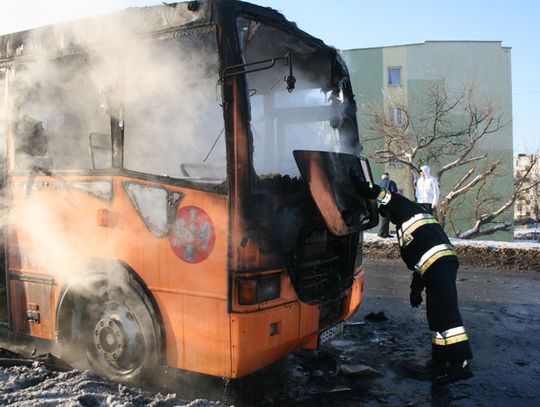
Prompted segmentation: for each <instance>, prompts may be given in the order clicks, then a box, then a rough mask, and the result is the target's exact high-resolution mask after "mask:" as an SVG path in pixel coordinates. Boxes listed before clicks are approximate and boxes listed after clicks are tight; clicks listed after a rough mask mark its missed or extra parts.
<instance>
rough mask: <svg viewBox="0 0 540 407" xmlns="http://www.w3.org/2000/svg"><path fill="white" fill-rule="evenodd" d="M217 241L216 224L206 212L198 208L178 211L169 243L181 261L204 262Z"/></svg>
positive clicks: (191, 207)
mask: <svg viewBox="0 0 540 407" xmlns="http://www.w3.org/2000/svg"><path fill="white" fill-rule="evenodd" d="M215 240H216V235H215V232H214V224H213V223H212V220H211V219H210V217H209V216H208V214H207V213H206V212H205V211H204V210H202V209H201V208H198V207H196V206H184V207H182V208H179V209H178V213H177V215H176V220H175V221H174V223H173V225H172V228H171V231H170V233H169V243H170V245H171V248H172V249H173V251H174V253H175V254H176V255H177V256H178V257H179V258H180V259H182V260H184V261H186V262H188V263H199V262H201V261H203V260H204V259H206V258H207V257H208V256H209V255H210V252H211V251H212V249H213V248H214V242H215Z"/></svg>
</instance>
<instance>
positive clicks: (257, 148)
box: [238, 18, 346, 176]
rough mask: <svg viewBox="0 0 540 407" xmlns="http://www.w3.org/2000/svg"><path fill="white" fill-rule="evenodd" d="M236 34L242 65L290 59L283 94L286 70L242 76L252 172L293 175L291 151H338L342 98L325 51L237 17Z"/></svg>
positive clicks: (281, 64)
mask: <svg viewBox="0 0 540 407" xmlns="http://www.w3.org/2000/svg"><path fill="white" fill-rule="evenodd" d="M238 30H239V33H240V38H241V42H242V45H243V52H244V54H243V55H244V59H245V62H246V63H254V62H257V61H264V60H268V59H273V58H279V57H283V56H284V55H287V54H288V53H289V54H290V55H292V61H293V62H292V64H293V71H294V76H295V78H296V86H295V89H294V90H293V91H292V92H289V91H288V90H287V88H286V86H285V83H284V80H283V79H284V77H285V76H286V75H288V73H289V66H288V65H287V64H286V63H284V62H282V61H277V62H276V64H275V66H273V67H272V68H270V69H264V70H260V71H258V72H252V73H249V74H248V78H247V80H248V87H249V98H250V105H251V133H252V137H253V165H254V168H255V171H256V173H257V174H258V175H259V176H261V175H264V174H281V175H290V176H299V171H298V168H297V166H296V162H295V160H294V157H293V153H292V152H293V150H295V149H299V150H319V151H334V152H342V151H343V145H341V143H340V127H341V124H342V119H343V114H344V113H343V110H344V109H343V107H344V106H345V105H346V100H345V98H344V96H343V92H342V91H341V89H340V78H336V77H334V74H335V72H333V63H334V61H333V58H332V55H331V54H330V53H326V52H323V51H322V50H321V49H319V48H316V47H315V46H311V45H309V44H308V43H306V42H303V41H302V40H301V39H300V38H298V37H295V36H292V35H290V34H288V33H286V32H284V31H282V30H280V29H278V28H275V27H273V26H270V25H265V24H261V23H257V22H255V21H253V20H249V19H245V18H241V19H239V20H238Z"/></svg>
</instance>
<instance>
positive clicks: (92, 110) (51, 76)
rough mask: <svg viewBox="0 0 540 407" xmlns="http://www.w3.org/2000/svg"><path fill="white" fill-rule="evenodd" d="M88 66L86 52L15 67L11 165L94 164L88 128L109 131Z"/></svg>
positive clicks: (67, 167)
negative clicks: (13, 150) (83, 54)
mask: <svg viewBox="0 0 540 407" xmlns="http://www.w3.org/2000/svg"><path fill="white" fill-rule="evenodd" d="M89 69H90V67H89V63H88V61H87V58H84V57H81V56H69V57H63V58H59V59H57V60H55V61H47V63H44V62H43V61H36V62H31V63H28V64H27V65H26V66H24V67H19V68H18V69H16V72H15V79H14V83H13V86H14V88H13V91H14V94H16V95H17V98H15V99H14V100H13V106H12V107H13V115H14V120H13V131H14V143H15V146H14V147H15V162H14V165H15V167H14V168H12V169H13V170H29V169H31V168H32V167H33V166H40V167H44V168H48V169H51V170H54V171H57V172H58V171H60V172H69V171H80V170H90V169H93V168H95V166H94V167H93V166H92V160H91V148H90V146H89V142H90V141H89V138H90V134H92V133H96V132H97V133H106V134H110V117H109V115H108V113H107V111H106V110H105V109H103V103H102V95H101V94H100V91H99V89H98V88H97V86H96V85H95V84H94V82H93V81H92V78H91V75H90V71H89ZM110 166H111V163H110V160H109V161H108V162H103V160H102V162H101V167H102V168H107V167H110Z"/></svg>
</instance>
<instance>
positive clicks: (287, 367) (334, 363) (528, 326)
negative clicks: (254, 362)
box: [0, 260, 540, 407]
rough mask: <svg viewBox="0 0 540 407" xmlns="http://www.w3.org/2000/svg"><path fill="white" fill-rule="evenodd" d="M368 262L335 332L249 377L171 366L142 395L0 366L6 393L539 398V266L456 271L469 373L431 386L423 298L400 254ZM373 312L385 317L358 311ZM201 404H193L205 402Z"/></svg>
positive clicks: (480, 402) (234, 398)
mask: <svg viewBox="0 0 540 407" xmlns="http://www.w3.org/2000/svg"><path fill="white" fill-rule="evenodd" d="M366 269H367V280H366V298H365V302H364V304H363V306H362V308H361V310H360V311H359V312H358V314H357V315H356V316H355V317H354V318H353V319H352V320H350V321H349V322H348V324H347V325H346V326H345V330H344V333H343V335H342V336H341V337H339V338H336V339H334V340H333V341H332V342H330V343H328V344H327V345H326V346H324V347H323V348H322V349H321V350H320V351H318V352H297V353H295V354H293V355H291V356H289V357H288V358H286V359H285V360H283V361H281V362H279V363H276V364H274V365H272V366H270V367H268V368H266V369H263V370H262V371H260V372H258V373H256V374H253V375H251V376H249V377H247V378H244V379H241V380H237V381H232V382H229V381H224V380H222V379H219V378H208V377H203V376H201V375H195V374H188V373H182V374H177V373H175V372H171V373H169V374H168V375H166V376H165V380H164V381H163V382H161V383H160V384H154V385H149V384H148V383H145V384H141V386H140V387H141V389H144V390H146V391H147V392H144V393H140V392H139V390H138V389H133V390H129V389H126V388H125V387H124V386H119V385H118V384H115V383H112V382H107V381H103V380H101V379H98V378H96V377H94V376H92V375H90V376H88V375H89V374H88V373H87V372H86V373H85V372H77V371H72V372H68V373H65V374H64V373H47V372H45V373H47V374H45V373H43V372H42V371H40V370H39V369H41V368H39V367H38V368H34V369H32V368H31V367H29V368H24V369H23V368H22V367H13V368H8V369H2V368H0V374H1V375H2V380H3V381H4V382H5V383H7V385H6V386H8V385H9V386H11V387H9V386H8V387H9V389H10V390H9V395H8V393H6V397H8V398H9V400H11V401H13V400H31V403H34V404H30V405H54V404H50V403H49V402H51V397H52V395H55V397H57V396H58V389H59V388H63V389H65V390H66V395H64V396H62V398H61V399H62V400H64V401H66V402H67V401H68V400H69V401H70V402H71V401H73V400H79V402H81V400H80V399H81V397H82V396H84V395H85V394H86V395H88V394H90V393H89V390H88V389H87V387H88V386H90V387H91V389H93V390H92V391H94V393H95V394H94V396H93V397H94V398H92V400H94V401H95V400H98V398H99V397H102V398H106V399H107V400H109V401H112V400H116V401H118V402H119V403H120V404H121V402H125V404H123V405H133V406H139V405H141V406H142V405H148V404H146V403H148V401H149V400H150V401H152V403H151V405H155V406H178V405H184V404H185V403H181V402H180V400H193V399H200V398H203V399H207V400H215V401H220V402H222V403H223V404H226V405H230V404H234V405H235V406H236V407H251V406H257V407H262V406H302V407H304V406H305V407H307V406H309V407H312V406H325V407H326V406H328V407H338V406H339V407H349V406H380V405H386V406H486V407H487V406H489V407H492V406H494V407H497V406H501V407H502V406H505V407H506V406H536V405H540V386H539V384H540V350H539V349H540V273H519V272H515V271H514V272H504V271H500V270H492V269H485V268H473V267H470V266H468V267H462V268H461V269H460V271H459V273H458V290H459V294H460V304H461V312H462V316H463V319H464V323H465V326H466V328H467V329H468V332H469V336H470V338H471V343H472V345H473V351H474V354H475V359H474V361H473V371H474V373H475V377H474V378H472V379H470V380H468V381H464V382H460V383H455V384H452V385H450V386H448V387H437V386H432V385H431V382H430V381H429V379H428V378H427V377H426V376H425V375H423V374H422V371H421V369H420V367H421V366H422V365H423V364H424V363H425V361H426V360H428V359H429V357H430V332H429V330H428V328H427V322H426V318H425V308H424V306H422V307H421V308H420V309H413V308H411V307H410V305H409V303H408V287H409V281H410V273H409V272H408V271H406V270H405V267H404V266H403V265H402V263H401V262H400V261H399V260H385V261H379V262H374V261H368V262H367V263H366ZM373 314H375V315H379V316H380V317H383V318H379V319H380V320H378V321H372V320H369V319H366V316H368V315H373ZM29 369H32V370H29ZM351 370H354V371H356V373H355V374H351V372H350V371H351ZM66 374H67V375H69V377H70V378H71V379H70V380H72V382H69V383H79V382H80V383H82V384H84V386H86V387H84V386H83V387H81V388H80V389H79V388H78V387H77V386H79V384H77V386H74V385H73V386H72V385H71V384H69V385H68V384H67V383H68V382H66V377H65V375H66ZM87 376H88V377H87ZM21 378H22V379H21ZM25 378H26V379H25ZM64 382H65V383H64ZM94 382H96V383H97V384H95V383H94ZM9 383H13V385H12V384H9ZM21 383H23V384H24V386H22V387H21ZM88 383H90V385H89V384H88ZM94 384H95V385H94ZM13 386H15V387H13ZM39 386H42V387H39ZM92 386H93V387H92ZM96 386H97V387H96ZM6 389H7V388H6ZM81 389H83V390H81ZM96 389H97V390H96ZM70 390H71V391H70ZM14 391H16V392H17V393H16V394H15V393H13V392H14ZM81 391H82V392H81ZM159 393H161V394H163V395H166V396H161V395H160V394H159ZM27 394H31V396H29V397H30V398H29V399H28V398H27V397H26V395H27ZM14 397H15V398H14ZM85 397H86V396H85ZM87 398H88V397H86V398H85V399H84V400H86V401H89V400H87ZM6 400H7V398H6V399H5V400H4V401H6ZM201 403H203V404H196V405H208V404H209V403H206V402H205V401H202V402H201ZM0 404H2V402H1V401H0ZM120 404H118V405H120ZM15 405H20V406H26V405H27V404H24V402H22V401H21V402H20V404H15ZM57 405H58V404H57ZM65 405H68V404H65ZM69 405H74V404H69ZM79 405H80V404H79ZM82 405H88V404H84V403H82ZM194 405H195V404H194Z"/></svg>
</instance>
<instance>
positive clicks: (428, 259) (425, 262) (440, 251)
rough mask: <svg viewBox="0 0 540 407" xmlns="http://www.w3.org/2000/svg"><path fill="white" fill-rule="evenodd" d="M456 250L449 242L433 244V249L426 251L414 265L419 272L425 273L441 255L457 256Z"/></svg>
mask: <svg viewBox="0 0 540 407" xmlns="http://www.w3.org/2000/svg"><path fill="white" fill-rule="evenodd" d="M455 255H456V251H455V250H454V247H453V246H452V245H449V244H446V243H445V244H439V245H437V246H433V247H432V248H431V249H429V250H428V251H427V252H425V253H424V255H423V256H422V257H420V260H419V261H418V263H417V264H416V266H414V269H415V270H416V271H417V272H419V273H420V274H424V273H425V271H426V270H427V269H428V268H429V267H430V266H431V265H432V264H433V263H434V262H435V261H436V260H439V259H440V258H441V257H444V256H455Z"/></svg>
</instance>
